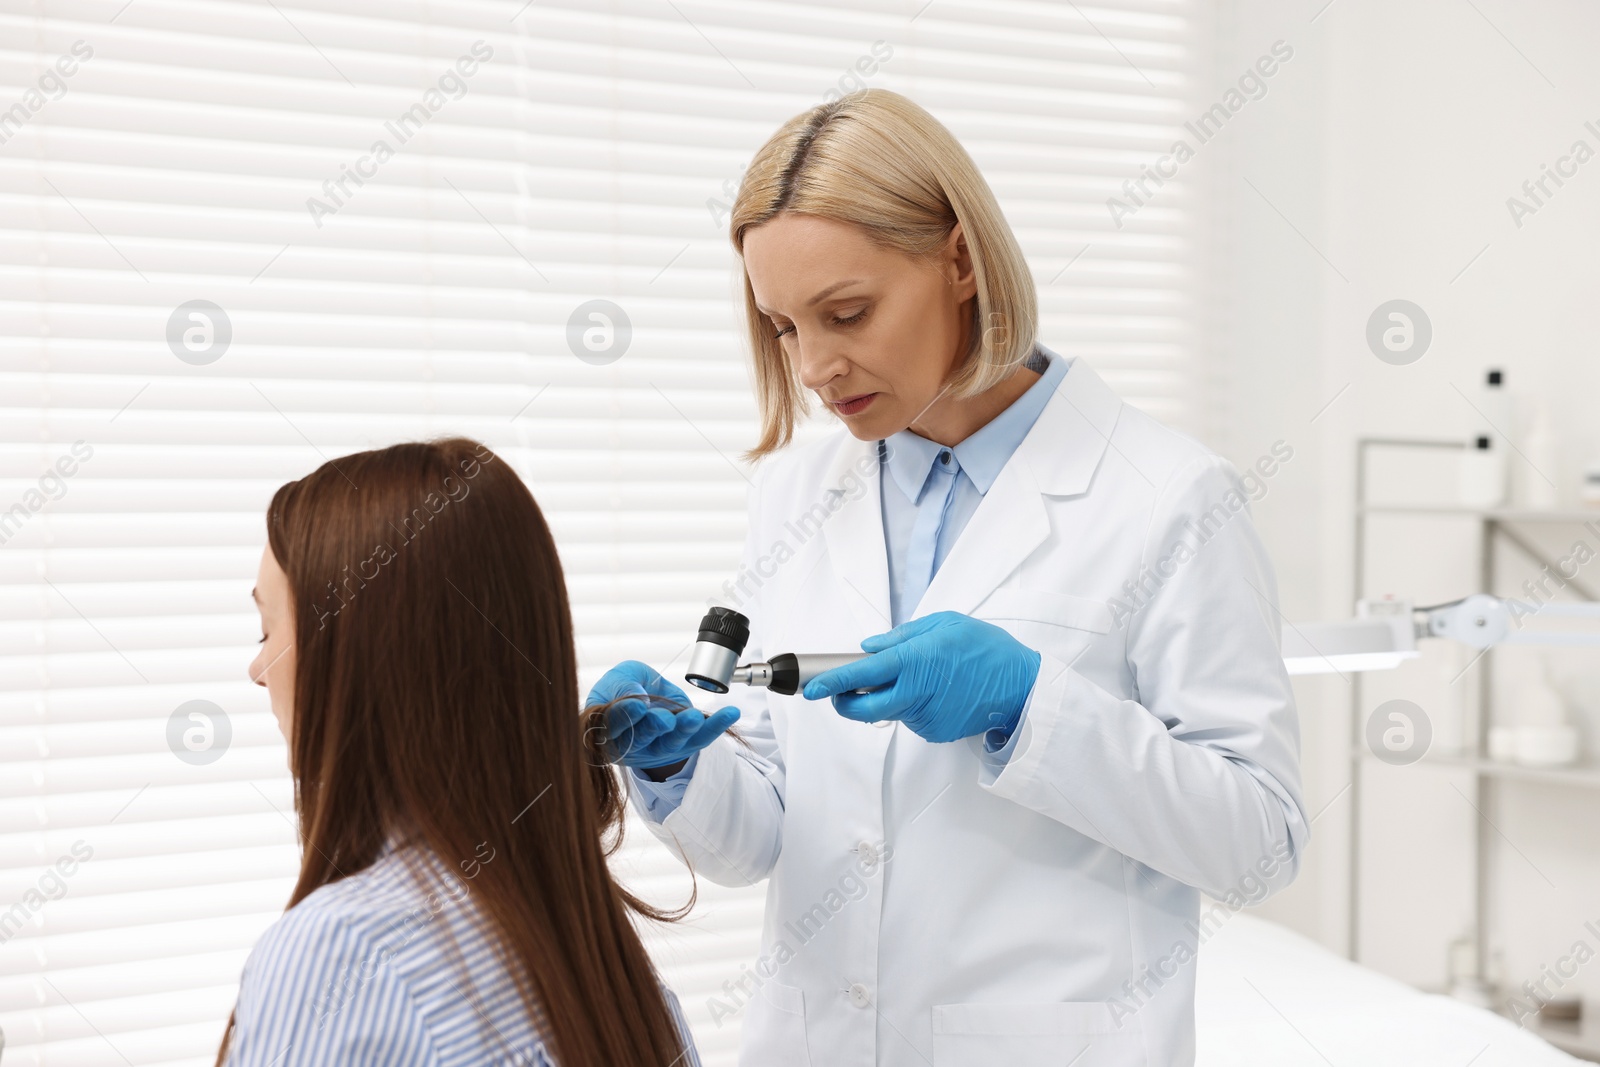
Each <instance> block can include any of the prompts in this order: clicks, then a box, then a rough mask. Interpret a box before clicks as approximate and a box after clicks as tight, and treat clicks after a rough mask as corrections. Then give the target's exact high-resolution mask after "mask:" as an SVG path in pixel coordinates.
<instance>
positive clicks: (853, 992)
mask: <svg viewBox="0 0 1600 1067" xmlns="http://www.w3.org/2000/svg"><path fill="white" fill-rule="evenodd" d="M850 1003H852V1004H854V1005H855V1006H856V1007H858V1008H865V1007H866V1006H867V1005H869V1004H871V1003H872V998H871V997H870V996H868V995H867V987H866V986H864V985H862V984H861V983H860V982H857V983H856V984H855V985H853V986H851V987H850Z"/></svg>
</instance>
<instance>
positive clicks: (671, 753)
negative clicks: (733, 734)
mask: <svg viewBox="0 0 1600 1067" xmlns="http://www.w3.org/2000/svg"><path fill="white" fill-rule="evenodd" d="M629 696H632V697H637V698H638V699H637V700H623V701H622V702H621V703H619V704H617V705H615V706H614V707H612V708H611V709H610V710H608V711H607V712H606V715H605V731H606V738H605V746H604V752H605V755H606V758H607V759H608V760H610V761H611V762H612V763H620V764H622V765H623V766H625V767H637V768H639V769H641V770H643V769H645V768H649V767H669V766H671V765H672V764H674V763H681V762H682V761H684V760H686V759H688V758H689V757H690V756H692V755H694V754H695V753H696V752H698V751H700V750H701V749H702V748H705V747H706V746H707V745H709V744H710V743H711V742H713V741H715V740H716V739H717V737H718V735H720V734H721V733H722V732H723V731H724V730H726V729H727V728H728V727H729V726H732V725H733V724H734V723H735V722H737V721H738V719H739V709H738V708H734V707H728V708H722V709H721V710H719V711H717V712H714V713H713V714H711V715H706V714H704V713H702V712H701V711H700V710H699V709H697V708H695V707H692V706H691V705H690V704H689V698H688V696H687V695H685V693H684V691H683V690H682V689H679V688H678V687H677V686H676V685H674V684H672V683H671V682H669V681H667V679H665V678H663V677H662V676H661V675H660V674H658V673H656V670H655V668H653V667H651V666H650V665H649V664H647V663H640V662H639V661H638V660H636V659H630V660H624V661H623V662H621V663H619V664H617V665H616V666H615V667H612V668H611V669H610V670H609V671H606V673H605V674H603V675H601V676H600V680H599V681H598V682H596V683H595V686H594V688H593V689H591V690H589V699H588V700H586V701H584V706H585V707H592V706H593V705H596V704H605V703H608V702H609V701H612V700H616V699H618V698H619V697H629ZM651 698H655V699H651ZM663 705H666V706H663ZM672 706H678V707H681V708H682V709H683V710H681V711H676V712H674V711H673V710H672Z"/></svg>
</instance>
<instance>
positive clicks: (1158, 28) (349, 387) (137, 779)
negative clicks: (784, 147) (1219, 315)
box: [0, 0, 1205, 1067]
mask: <svg viewBox="0 0 1600 1067" xmlns="http://www.w3.org/2000/svg"><path fill="white" fill-rule="evenodd" d="M1204 30H1205V27H1204V17H1203V12H1200V11H1197V10H1196V8H1195V6H1194V5H1192V4H1190V3H1187V2H1184V0H1126V2H1124V0H1115V2H1111V0H1107V2H1102V3H1097V4H1093V5H1089V4H1085V5H1081V6H1080V5H1077V4H1072V3H1066V4H1061V3H1055V2H1036V0H1030V2H1017V0H1000V2H991V0H983V2H978V0H932V2H924V0H915V2H899V0H864V2H848V3H847V2H844V0H839V2H833V3H828V2H817V3H810V2H808V3H794V2H773V0H724V2H712V0H614V2H607V3H600V2H588V3H585V2H581V0H532V2H527V3H524V2H522V0H478V2H474V0H455V2H452V3H449V4H436V3H423V2H419V0H409V2H408V0H381V2H380V0H324V2H315V3H314V2H312V0H0V1027H3V1028H4V1031H5V1035H6V1048H5V1053H4V1062H5V1064H6V1065H7V1067H23V1065H43V1064H51V1065H57V1067H59V1065H99V1064H125V1063H129V1064H172V1065H177V1064H183V1065H200V1064H208V1063H210V1061H211V1056H212V1054H213V1052H214V1049H215V1047H216V1044H217V1041H218V1038H219V1037H220V1033H221V1028H222V1025H223V1021H224V1019H225V1018H226V1016H227V1013H228V1010H229V1008H230V1007H231V1005H232V1003H233V999H234V995H235V992H236V988H237V986H236V983H237V979H238V975H239V970H240V967H241V966H242V964H243V962H244V959H245V956H246V954H247V953H248V951H249V949H250V946H251V945H252V944H253V943H254V941H255V939H256V938H257V937H258V936H259V935H260V933H261V932H262V930H264V929H265V928H266V926H267V925H268V924H270V923H271V922H272V921H273V919H274V918H275V917H276V916H277V915H278V914H280V913H281V910H282V907H283V904H284V902H285V900H286V899H287V896H288V892H289V889H290V887H291V885H292V881H293V875H294V872H295V870H296V868H297V853H296V845H295V836H294V830H293V811H292V799H291V788H290V782H289V779H288V776H287V772H286V754H285V749H284V746H283V743H282V740H281V738H280V737H279V736H278V733H277V729H276V727H275V725H274V723H273V721H272V718H271V715H270V712H269V711H268V709H267V704H266V699H265V692H264V691H263V690H260V689H257V688H256V687H254V686H252V685H251V684H250V683H249V681H248V679H247V678H246V676H245V668H246V665H247V663H248V662H249V660H250V658H251V656H252V655H253V651H254V649H253V645H254V641H255V639H256V637H258V636H259V630H258V628H257V621H256V616H255V612H254V609H253V607H252V605H251V602H250V597H249V590H250V587H251V585H252V584H253V580H254V574H255V567H256V563H257V561H258V559H259V555H260V551H261V547H262V545H263V543H264V540H265V528H264V523H263V512H264V510H265V507H266V504H267V501H268V499H269V498H270V496H271V493H272V491H273V490H274V489H275V488H276V487H277V486H278V485H280V484H281V483H282V482H284V481H286V480H288V479H290V478H294V477H298V476H300V475H302V474H304V473H305V472H307V471H308V470H310V469H311V468H312V467H314V466H316V465H317V464H319V463H321V462H322V461H323V460H324V459H326V458H331V457H335V456H338V455H341V454H343V453H346V452H350V451H354V450H357V449H362V448H369V447H375V446H379V445H383V444H387V443H392V442H394V441H397V440H403V439H415V438H420V437H427V436H434V435H437V434H442V433H450V432H459V433H465V434H469V435H472V436H474V437H477V438H480V439H482V440H484V441H486V442H487V443H489V444H490V445H491V447H493V448H495V449H496V450H498V451H500V452H501V453H502V454H503V455H504V456H505V457H506V458H507V459H508V460H510V461H511V462H512V463H513V464H515V465H516V467H517V469H518V470H519V471H520V472H521V473H522V475H523V476H524V478H525V479H526V480H527V481H528V482H529V484H530V486H531V487H532V488H533V491H534V493H535V495H536V496H537V498H538V499H539V501H540V504H541V506H542V507H543V508H544V510H545V513H546V515H547V517H548V518H549V520H550V522H551V524H552V526H553V528H554V530H555V533H556V537H557V540H558V544H559V546H560V551H561V554H562V559H563V563H564V566H565V568H566V573H567V578H568V582H569V585H570V590H571V595H572V603H573V610H574V621H575V626H576V630H577V639H578V649H579V656H580V661H581V668H582V672H583V678H582V682H583V685H584V687H585V688H587V686H588V685H590V684H592V683H593V681H594V680H595V679H596V678H598V676H599V675H600V673H601V672H603V671H604V670H605V669H606V668H607V667H608V666H610V665H611V664H613V663H615V662H616V661H618V660H620V659H624V658H641V659H645V660H647V661H649V662H651V663H654V664H655V665H657V666H658V667H659V668H661V669H662V670H663V671H664V673H666V674H667V675H668V676H669V677H673V678H681V674H682V669H683V666H684V663H685V657H686V654H687V650H688V644H689V641H690V639H691V638H692V637H693V632H694V626H695V624H696V623H697V621H698V619H699V617H700V614H701V613H702V611H703V609H704V605H705V599H706V597H708V596H710V595H712V593H713V592H714V591H715V590H716V589H718V588H719V587H720V586H721V584H722V582H723V581H724V580H725V579H726V578H727V577H728V576H729V575H730V574H731V573H732V572H733V570H734V568H735V567H736V565H737V563H738V554H739V550H740V546H741V544H742V541H743V533H744V521H745V519H744V510H743V509H744V492H745V478H746V476H747V474H748V471H746V470H744V469H743V467H742V465H741V464H740V463H739V462H738V460H737V458H736V457H737V453H738V452H739V451H740V450H742V449H744V448H746V447H748V446H749V445H750V444H751V443H752V442H753V441H754V440H755V437H756V429H757V427H756V413H755V409H754V404H753V399H752V393H751V389H750V378H749V372H748V369H747V367H746V363H747V359H748V357H747V355H746V354H745V353H744V351H743V346H742V342H741V341H740V339H739V332H738V329H739V324H738V320H737V317H736V315H737V310H738V305H737V304H736V302H735V299H734V297H735V295H736V291H735V290H734V289H733V287H732V285H731V284H730V278H731V273H730V268H731V267H732V266H733V260H732V256H731V252H730V250H729V248H728V246H727V240H726V235H725V230H726V227H725V223H726V211H727V206H728V204H729V203H730V202H731V198H732V194H733V192H734V190H735V189H736V188H737V183H738V179H739V174H740V171H741V169H742V167H743V165H744V163H745V161H747V160H748V158H749V156H750V154H751V153H752V152H753V151H754V150H755V148H756V147H757V146H759V144H760V143H761V142H762V141H763V140H764V139H765V138H766V137H767V136H768V135H769V134H770V133H771V132H772V130H773V129H775V128H776V126H777V125H778V123H779V122H781V121H782V120H784V119H785V118H787V117H789V116H790V115H792V114H794V113H796V112H798V111H800V110H801V109H803V108H805V107H808V106H810V105H812V104H815V103H817V102H820V101H822V100H823V99H826V98H829V97H830V96H832V95H837V94H839V93H842V92H848V91H850V90H852V89H856V88H860V87H863V86H868V85H873V86H883V87H887V88H892V89H896V90H898V91H901V92H905V93H907V94H909V95H911V96H912V97H914V98H915V99H917V100H918V101H919V102H921V103H922V104H923V105H924V106H926V107H928V108H929V109H930V110H931V111H933V112H934V113H935V114H936V115H937V116H938V117H939V118H940V119H941V120H943V121H944V122H945V123H946V124H948V125H949V126H950V127H951V128H952V129H953V130H954V132H955V133H956V134H957V136H958V137H960V138H961V139H962V141H963V143H964V144H966V145H967V147H968V149H969V151H970V152H971V153H972V154H973V155H974V157H975V158H976V159H977V160H978V162H979V164H980V166H982V168H983V169H984V171H985V173H986V175H987V177H988V179H989V181H990V183H991V184H992V186H993V187H994V188H995V190H996V192H997V194H998V195H999V197H1000V199H1001V201H1002V205H1003V206H1004V208H1005V210H1006V213H1007V215H1008V217H1009V218H1010V220H1011V222H1012V224H1013V226H1014V227H1015V228H1016V230H1017V233H1018V236H1019V238H1020V240H1021V242H1022V244H1023V247H1024V249H1025V250H1026V252H1027V253H1028V255H1029V258H1030V261H1031V263H1032V264H1033V267H1034V270H1035V274H1036V280H1037V282H1038V284H1039V289H1040V296H1041V300H1040V304H1041V312H1042V319H1041V338H1042V339H1043V340H1044V341H1045V343H1047V344H1049V345H1051V346H1052V347H1053V348H1055V349H1056V350H1057V351H1061V352H1064V353H1069V354H1079V355H1083V356H1084V357H1086V358H1087V359H1089V360H1090V361H1091V362H1093V363H1094V365H1095V366H1096V367H1097V369H1099V370H1100V371H1101V372H1102V373H1103V374H1105V375H1106V376H1107V377H1108V379H1109V380H1110V381H1111V382H1112V384H1113V385H1114V386H1115V387H1117V388H1118V389H1119V390H1121V391H1122V392H1123V394H1124V395H1125V396H1127V397H1128V398H1129V399H1130V400H1132V401H1133V402H1134V403H1136V404H1138V405H1140V406H1142V407H1145V408H1147V409H1149V410H1151V411H1153V412H1155V413H1156V414H1158V415H1159V416H1161V417H1163V418H1166V419H1168V420H1169V421H1173V422H1176V423H1178V424H1180V425H1184V424H1191V425H1192V424H1193V423H1194V422H1195V421H1196V420H1198V419H1199V417H1200V414H1201V413H1200V412H1199V411H1198V410H1197V407H1198V406H1199V401H1198V399H1197V398H1198V396H1199V392H1198V390H1197V388H1196V385H1197V383H1199V382H1200V381H1201V380H1202V379H1203V374H1202V368H1201V367H1200V365H1199V364H1200V345H1199V342H1198V341H1197V336H1198V332H1199V327H1200V325H1201V323H1200V320H1199V315H1198V313H1197V312H1196V310H1195V305H1196V300H1195V293H1194V284H1195V283H1194V269H1193V264H1192V259H1193V255H1194V252H1193V246H1194V238H1195V234H1196V232H1197V230H1196V227H1197V218H1196V216H1197V211H1196V206H1195V205H1196V197H1195V194H1194V193H1193V192H1192V191H1191V190H1189V189H1187V188H1185V186H1184V184H1183V183H1182V182H1176V181H1175V182H1171V183H1169V184H1167V185H1165V186H1163V187H1162V188H1161V189H1160V190H1159V191H1157V192H1156V194H1155V195H1153V196H1151V197H1150V198H1149V199H1148V202H1146V203H1144V204H1142V205H1140V206H1139V208H1138V210H1137V211H1136V212H1134V213H1132V214H1131V215H1129V216H1128V217H1126V218H1122V219H1120V220H1118V219H1115V218H1114V217H1113V215H1114V212H1112V211H1110V210H1109V209H1108V201H1109V200H1110V199H1112V198H1114V197H1118V196H1119V195H1123V194H1121V193H1120V190H1121V189H1122V188H1123V185H1124V182H1126V181H1128V180H1129V179H1133V178H1137V176H1138V174H1139V169H1140V167H1141V166H1144V165H1146V164H1150V163H1152V162H1153V161H1154V160H1155V159H1156V158H1157V157H1159V156H1160V155H1161V154H1162V153H1164V152H1166V151H1167V150H1168V147H1169V145H1170V144H1171V142H1172V141H1173V140H1174V139H1175V138H1176V137H1177V136H1178V135H1179V128H1180V126H1181V123H1182V122H1183V121H1184V120H1185V119H1186V118H1189V117H1190V116H1191V113H1192V112H1193V110H1194V97H1195V82H1196V72H1195V71H1196V65H1197V63H1198V62H1199V57H1200V54H1201V53H1200V47H1199V44H1200V41H1201V40H1203V37H1204ZM834 425H836V424H833V423H832V422H831V421H830V420H828V419H827V418H826V417H825V416H820V417H819V419H818V420H817V421H815V422H813V423H812V424H809V425H807V426H805V427H802V429H801V433H800V439H801V440H810V439H813V438H815V437H816V436H817V435H819V434H825V433H829V432H833V428H834ZM618 871H619V873H620V874H622V875H623V876H624V877H625V878H626V879H627V880H628V881H629V882H630V884H633V885H634V886H635V887H636V888H639V889H641V890H642V891H643V892H644V893H645V895H647V896H649V897H651V898H652V899H655V900H657V901H659V902H663V903H672V902H677V901H681V900H682V899H684V897H685V896H686V892H687V881H686V878H685V875H684V873H683V871H682V870H681V869H680V868H679V867H678V866H677V864H676V863H675V862H674V861H673V860H672V859H671V858H670V856H669V855H668V854H667V852H666V850H665V849H662V848H660V847H659V846H658V845H657V844H656V843H655V842H654V841H653V840H652V839H651V838H650V837H649V835H648V834H647V833H646V832H645V831H644V830H643V829H642V828H639V827H637V826H636V827H634V829H633V830H632V832H631V834H630V844H629V845H628V846H627V847H626V849H625V851H624V853H623V854H621V855H620V856H619V857H618ZM701 888H702V897H701V904H700V906H699V907H698V908H697V910H696V912H695V914H694V916H693V918H692V919H691V920H690V921H689V922H688V923H686V924H685V925H683V926H682V927H679V928H674V929H669V930H666V931H656V930H653V929H649V930H646V931H645V933H646V936H647V939H648V941H649V944H650V945H651V946H652V951H653V952H654V953H655V954H656V956H657V959H658V961H659V963H660V966H661V969H662V973H663V975H664V976H665V977H666V979H667V980H668V981H669V982H670V983H671V984H672V985H673V986H674V987H675V988H676V989H677V990H678V992H679V994H680V996H681V998H682V1000H683V1003H684V1005H685V1007H686V1009H687V1010H688V1012H689V1014H690V1018H691V1022H692V1024H693V1025H694V1027H695V1030H696V1034H697V1039H698V1042H699V1044H700V1047H701V1050H702V1054H703V1057H704V1060H705V1062H706V1063H707V1064H708V1067H713V1065H729V1064H732V1063H733V1062H734V1056H735V1051H736V1048H737V1041H738V1023H739V1019H738V1016H737V1015H735V1016H733V1017H732V1018H727V1017H724V1014H725V1013H715V1014H716V1015H717V1017H716V1020H715V1021H713V1015H714V1012H713V1007H712V1000H711V998H713V997H716V996H718V995H721V994H722V993H723V989H724V983H725V982H728V981H731V980H736V979H737V978H738V977H739V976H740V973H741V966H742V965H743V964H744V963H746V962H748V961H750V960H752V959H753V958H754V957H755V953H756V946H757V937H758V934H759V927H760V914H761V897H762V893H763V889H762V888H761V887H757V888H754V889H746V890H737V891H735V890H725V889H721V888H719V887H716V886H712V885H709V884H702V887H701Z"/></svg>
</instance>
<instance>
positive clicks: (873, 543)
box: [821, 433, 890, 648]
mask: <svg viewBox="0 0 1600 1067" xmlns="http://www.w3.org/2000/svg"><path fill="white" fill-rule="evenodd" d="M877 449H878V442H877V441H875V440H874V441H861V440H858V439H857V438H856V437H854V436H853V435H850V434H848V433H847V434H846V435H845V437H844V440H843V441H842V443H841V444H840V445H839V449H838V451H837V452H835V453H834V457H833V461H832V462H831V463H830V464H829V466H828V470H827V472H826V473H825V474H824V475H823V480H822V487H821V488H822V494H823V495H822V500H823V502H824V506H826V507H827V508H828V509H829V510H830V511H831V512H832V516H831V517H830V518H829V519H828V520H827V521H826V522H825V523H824V524H823V537H824V539H825V540H826V542H827V545H828V560H829V562H830V563H831V564H832V565H833V572H834V573H835V574H837V575H838V576H839V580H840V581H842V582H843V583H844V588H843V589H840V590H839V591H838V595H839V596H840V597H841V598H842V599H843V601H844V603H846V604H848V605H849V607H850V612H851V617H852V618H853V619H854V621H855V623H856V627H855V628H856V630H857V631H858V632H857V633H854V634H851V635H841V636H848V637H849V638H850V640H849V641H845V642H835V643H836V644H838V645H839V646H840V647H841V648H846V647H850V648H853V647H857V646H858V645H859V642H860V640H861V638H863V637H866V636H868V635H869V634H879V633H883V632H884V631H885V630H888V629H889V628H890V620H889V556H888V550H887V548H886V547H885V544H884V535H883V510H882V502H881V501H880V499H879V496H878V494H879V493H880V492H881V490H880V489H879V481H880V480H881V478H882V476H883V474H882V468H881V466H880V465H879V464H878V463H877V461H876V457H877ZM869 457H870V458H871V460H872V462H870V463H868V462H866V460H867V459H868V458H869ZM863 469H865V470H867V471H870V472H871V473H869V474H867V475H866V476H865V477H861V475H860V472H861V471H862V470H863ZM863 482H864V483H865V486H866V488H865V491H862V492H858V493H856V495H854V496H851V495H850V492H851V490H852V489H855V488H856V487H858V486H860V485H861V484H862V483H863Z"/></svg>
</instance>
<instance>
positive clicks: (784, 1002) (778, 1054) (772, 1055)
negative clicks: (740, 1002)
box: [739, 981, 811, 1067]
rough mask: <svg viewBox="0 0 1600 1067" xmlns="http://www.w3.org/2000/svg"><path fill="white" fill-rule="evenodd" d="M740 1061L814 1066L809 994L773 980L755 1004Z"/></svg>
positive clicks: (775, 1066) (787, 1066) (781, 1066)
mask: <svg viewBox="0 0 1600 1067" xmlns="http://www.w3.org/2000/svg"><path fill="white" fill-rule="evenodd" d="M739 1062H740V1063H742V1064H746V1063H747V1064H760V1065H761V1067H769V1065H770V1067H811V1051H810V1048H809V1046H808V1045H807V1044H806V1009H805V993H804V992H803V991H802V990H800V989H799V988H798V987H796V986H792V985H783V984H781V983H779V982H772V981H769V982H767V983H766V984H765V985H763V986H762V987H761V991H760V992H759V993H758V994H757V995H756V997H755V999H754V1000H753V1001H751V1004H750V1011H749V1015H748V1017H747V1018H746V1019H745V1023H744V1037H743V1048H742V1049H741V1050H740V1054H739Z"/></svg>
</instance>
